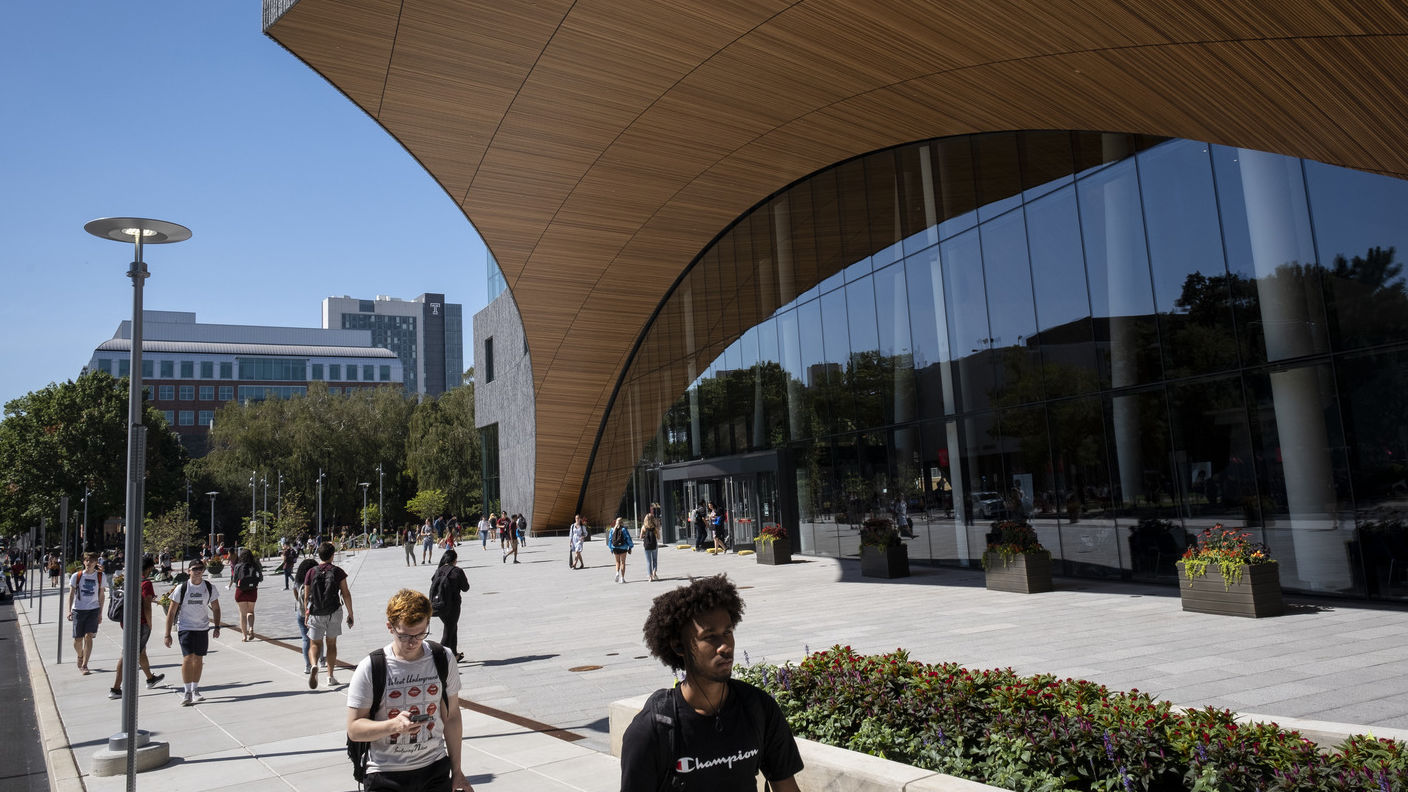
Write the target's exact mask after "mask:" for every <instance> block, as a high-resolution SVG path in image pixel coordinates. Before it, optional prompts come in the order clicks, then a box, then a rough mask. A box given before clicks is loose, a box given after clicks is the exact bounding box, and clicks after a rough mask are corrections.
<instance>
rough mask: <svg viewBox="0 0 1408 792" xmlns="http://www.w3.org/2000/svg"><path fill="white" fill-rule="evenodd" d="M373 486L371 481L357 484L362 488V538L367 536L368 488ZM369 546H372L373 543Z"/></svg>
mask: <svg viewBox="0 0 1408 792" xmlns="http://www.w3.org/2000/svg"><path fill="white" fill-rule="evenodd" d="M371 485H372V483H371V482H370V481H359V482H357V486H359V487H361V488H362V536H366V535H367V487H370V486H371ZM367 544H368V545H370V544H371V542H368V543H367Z"/></svg>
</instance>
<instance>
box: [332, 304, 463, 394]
mask: <svg viewBox="0 0 1408 792" xmlns="http://www.w3.org/2000/svg"><path fill="white" fill-rule="evenodd" d="M323 327H324V328H326V329H329V330H367V331H370V332H371V338H372V346H377V347H381V348H382V349H389V350H391V351H392V352H394V353H396V357H398V358H400V359H401V366H402V371H403V372H404V377H405V379H404V383H405V386H406V392H407V393H423V394H426V395H428V396H438V395H439V394H441V393H444V392H445V391H447V390H449V389H451V388H455V387H458V386H459V385H460V382H461V378H462V377H463V376H464V313H463V308H462V306H461V305H460V304H459V303H447V302H445V295H443V294H422V295H420V296H419V297H416V298H415V299H413V300H402V299H401V298H399V297H388V296H386V295H377V298H376V299H374V300H362V299H358V298H354V297H349V296H347V295H343V296H342V297H328V298H327V299H325V300H323Z"/></svg>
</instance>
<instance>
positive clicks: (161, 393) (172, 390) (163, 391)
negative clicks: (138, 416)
mask: <svg viewBox="0 0 1408 792" xmlns="http://www.w3.org/2000/svg"><path fill="white" fill-rule="evenodd" d="M156 397H157V398H158V399H160V400H161V401H171V400H172V399H174V398H176V386H175V385H160V386H158V387H157V389H156Z"/></svg>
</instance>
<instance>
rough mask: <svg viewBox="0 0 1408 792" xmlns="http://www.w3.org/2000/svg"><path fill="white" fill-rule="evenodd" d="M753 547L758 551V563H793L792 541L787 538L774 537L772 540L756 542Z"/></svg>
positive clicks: (770, 564)
mask: <svg viewBox="0 0 1408 792" xmlns="http://www.w3.org/2000/svg"><path fill="white" fill-rule="evenodd" d="M753 547H754V548H755V549H756V550H757V551H758V552H757V555H758V563H759V564H767V565H768V566H777V565H778V564H790V563H792V543H791V542H789V541H787V540H786V539H774V540H773V541H771V542H754V543H753Z"/></svg>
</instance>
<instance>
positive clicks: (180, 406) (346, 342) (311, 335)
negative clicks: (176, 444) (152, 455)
mask: <svg viewBox="0 0 1408 792" xmlns="http://www.w3.org/2000/svg"><path fill="white" fill-rule="evenodd" d="M131 355H132V322H131V321H130V320H126V319H124V320H123V321H122V323H121V324H120V325H118V328H117V332H115V333H113V336H112V338H110V339H108V340H107V341H104V342H102V343H101V344H99V345H98V346H97V348H96V349H95V350H94V351H93V356H92V358H90V359H89V361H88V365H87V367H86V368H87V369H89V370H94V371H104V372H107V373H108V374H111V375H113V376H115V377H125V376H127V375H128V373H129V370H130V367H131V365H132V359H131ZM401 381H402V372H401V361H400V360H398V359H397V358H396V355H395V354H393V353H392V352H390V351H388V350H386V349H381V348H379V347H375V346H373V345H372V343H371V334H370V333H368V332H367V331H366V330H324V329H320V328H316V327H269V326H260V325H225V324H201V323H199V322H197V321H196V315H195V313H192V312H186V311H143V312H142V384H143V386H144V387H145V388H146V389H147V390H148V391H150V393H151V397H150V400H151V401H150V403H151V405H152V406H153V407H155V408H156V409H158V410H161V411H162V412H163V413H164V414H165V417H166V422H167V423H168V424H170V425H171V428H173V429H174V430H176V433H177V434H178V435H180V436H181V442H182V444H184V445H185V446H186V450H187V451H189V452H190V453H191V455H192V456H200V455H202V454H204V453H205V451H206V436H207V435H208V433H209V427H210V423H211V421H212V420H213V419H214V417H215V412H216V411H217V410H219V409H220V407H221V406H223V405H225V404H226V403H228V402H232V401H238V402H241V403H246V402H257V401H264V400H265V399H286V398H289V397H290V396H299V395H302V394H305V393H307V392H308V385H309V383H312V382H324V383H326V384H327V386H328V390H330V391H332V392H333V393H350V392H353V391H356V390H360V389H363V388H376V387H385V386H390V385H399V384H400V383H401Z"/></svg>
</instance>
